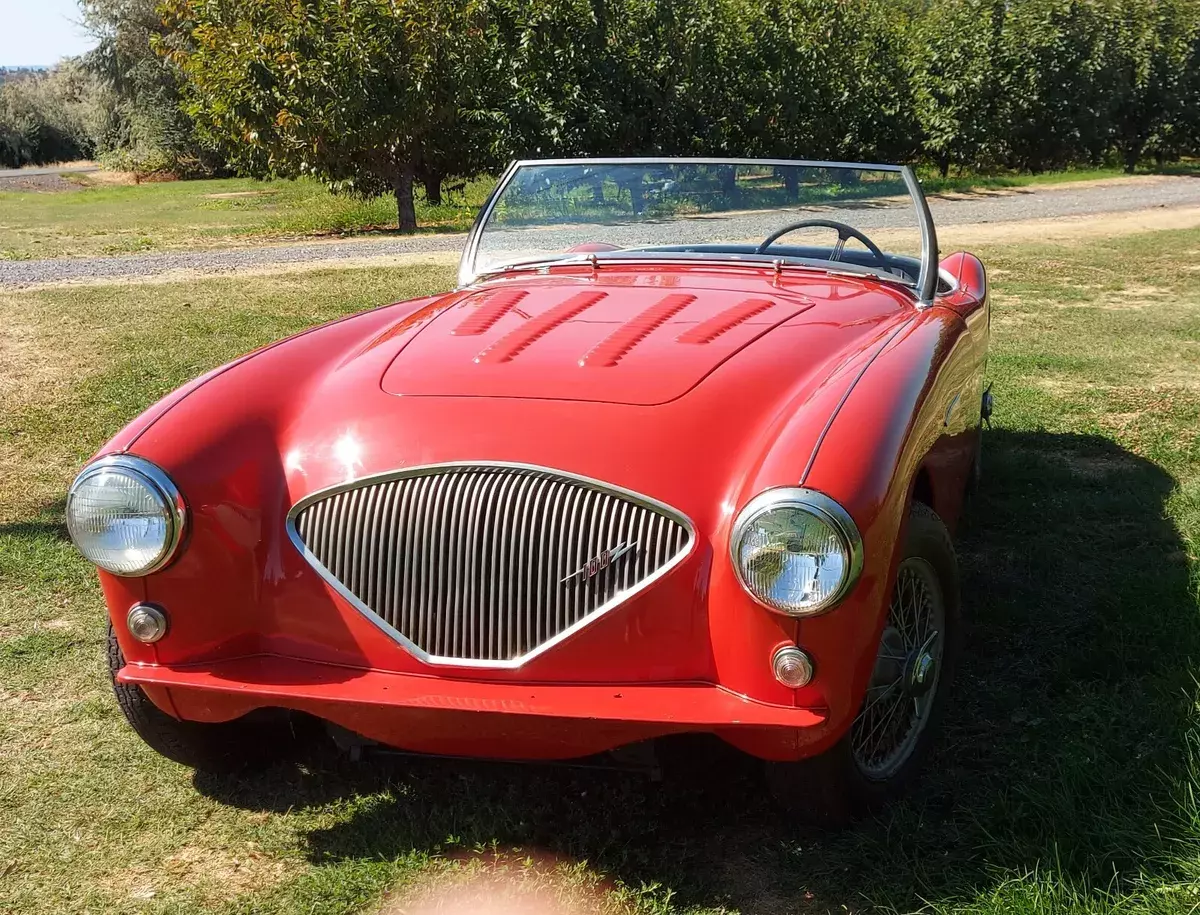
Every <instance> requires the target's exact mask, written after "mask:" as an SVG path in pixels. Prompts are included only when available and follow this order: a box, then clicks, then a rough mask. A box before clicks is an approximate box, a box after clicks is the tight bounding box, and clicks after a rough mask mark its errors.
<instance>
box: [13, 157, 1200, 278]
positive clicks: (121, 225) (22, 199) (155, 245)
mask: <svg viewBox="0 0 1200 915" xmlns="http://www.w3.org/2000/svg"><path fill="white" fill-rule="evenodd" d="M1198 170H1200V166H1197V165H1196V164H1195V163H1192V162H1184V163H1178V164H1176V165H1172V166H1168V167H1167V168H1166V169H1165V171H1166V173H1169V174H1189V175H1190V174H1196V173H1197V171H1198ZM1122 175H1123V173H1122V172H1121V171H1119V170H1118V169H1079V170H1072V171H1064V172H1047V173H1045V174H1041V175H993V176H987V175H966V176H961V177H950V178H940V177H938V176H937V175H936V174H933V173H928V174H926V173H922V176H921V177H922V182H923V183H924V185H925V188H926V191H927V192H928V193H944V192H947V191H959V192H962V191H972V190H991V189H1003V188H1010V187H1023V186H1028V185H1045V184H1056V183H1063V182H1074V181H1088V180H1096V179H1101V178H1119V177H1122ZM68 177H69V179H70V180H71V181H72V182H73V183H75V184H78V185H80V187H81V189H80V190H77V191H65V192H48V193H42V192H32V191H5V190H0V260H5V259H7V260H26V259H30V258H45V257H67V256H71V257H81V256H88V255H106V254H140V253H145V252H153V251H170V250H179V249H183V248H203V247H218V246H228V245H238V244H251V243H261V242H263V241H270V240H276V241H284V240H289V239H295V238H301V237H313V236H329V235H352V234H364V233H365V234H373V235H379V236H386V235H388V234H391V233H393V232H394V231H395V230H394V229H393V228H392V226H393V225H394V224H395V221H396V203H395V200H394V199H393V198H391V197H378V198H374V199H371V200H358V199H355V198H351V197H338V196H335V195H332V194H329V193H328V192H327V191H326V190H325V189H324V187H323V186H322V185H321V184H319V183H318V182H316V181H309V180H301V181H254V180H251V179H245V178H235V179H220V180H212V181H177V182H166V183H158V184H155V183H150V184H142V185H136V186H134V185H128V186H122V185H109V184H103V183H97V181H96V179H95V178H93V177H89V176H87V175H71V176H68ZM492 185H493V182H492V181H491V180H490V179H480V180H477V181H472V182H470V183H468V184H467V185H466V186H465V188H463V189H462V190H461V191H455V192H453V193H450V194H448V195H447V196H446V202H445V203H444V204H443V205H442V206H439V207H431V206H429V205H427V204H426V203H425V201H424V200H423V199H421V198H420V197H418V201H417V218H418V221H419V223H420V224H421V226H422V227H423V231H466V230H467V229H468V228H470V225H471V222H472V221H473V219H474V218H475V212H476V210H477V208H478V207H479V206H480V205H481V204H482V203H483V201H484V200H485V199H486V197H487V194H488V193H489V192H490V191H491V189H492ZM228 195H234V196H228Z"/></svg>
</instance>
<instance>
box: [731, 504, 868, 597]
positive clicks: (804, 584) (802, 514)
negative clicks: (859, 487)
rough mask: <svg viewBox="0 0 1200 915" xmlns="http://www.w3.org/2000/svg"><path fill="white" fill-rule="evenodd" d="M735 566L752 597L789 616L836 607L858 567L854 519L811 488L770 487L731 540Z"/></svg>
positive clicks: (739, 521) (737, 525) (858, 541)
mask: <svg viewBox="0 0 1200 915" xmlns="http://www.w3.org/2000/svg"><path fill="white" fill-rule="evenodd" d="M729 545H730V552H731V554H732V556H731V558H732V560H733V567H734V570H735V571H736V572H737V576H738V580H739V581H740V582H741V583H742V587H743V588H745V589H746V590H747V591H748V592H749V594H750V596H751V597H753V598H754V599H755V600H756V601H758V602H759V603H760V604H762V605H763V606H765V607H767V608H768V609H771V610H775V611H777V612H779V613H786V614H788V615H789V616H813V615H815V614H818V613H822V612H824V611H826V610H829V609H830V608H832V607H833V606H835V605H836V604H837V603H838V601H840V600H841V599H842V598H843V597H845V596H846V593H847V592H848V591H849V590H850V588H851V587H852V586H853V585H854V582H855V581H857V579H858V574H859V572H860V571H862V541H861V539H860V538H859V534H858V529H857V528H856V527H855V525H854V521H853V520H852V519H851V518H850V515H849V514H848V513H847V512H846V510H845V509H844V508H842V507H841V506H840V505H838V504H837V503H836V502H835V501H833V499H830V498H829V497H828V496H826V495H824V494H822V493H819V492H815V491H813V490H810V489H771V490H768V491H767V492H764V493H762V494H761V495H759V496H757V497H755V498H754V499H752V500H751V501H750V504H748V505H747V506H746V507H745V508H744V509H743V510H742V513H741V514H740V515H739V516H738V519H737V521H736V522H735V523H734V526H733V536H732V537H731V538H730V544H729Z"/></svg>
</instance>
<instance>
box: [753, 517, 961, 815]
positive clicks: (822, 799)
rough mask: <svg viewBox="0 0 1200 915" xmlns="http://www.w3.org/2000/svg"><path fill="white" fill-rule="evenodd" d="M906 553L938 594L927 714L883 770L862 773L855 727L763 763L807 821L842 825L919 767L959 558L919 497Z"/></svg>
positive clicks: (943, 668) (934, 716) (949, 629)
mask: <svg viewBox="0 0 1200 915" xmlns="http://www.w3.org/2000/svg"><path fill="white" fill-rule="evenodd" d="M906 560H916V561H920V560H923V561H924V562H925V563H927V564H928V565H929V566H931V567H932V569H933V571H934V573H935V574H936V578H937V582H938V584H939V586H940V589H941V598H942V601H943V610H944V614H943V619H944V622H943V626H944V628H945V632H944V634H943V638H944V641H943V644H942V646H941V659H940V662H939V664H938V675H937V679H936V682H935V684H934V688H933V694H932V696H931V697H930V703H929V711H928V714H927V716H926V717H925V718H924V723H923V724H922V725H921V726H920V727H919V729H918V730H917V731H916V733H915V736H914V737H913V738H912V740H913V743H912V744H911V749H910V750H909V752H908V754H907V756H906V757H905V758H904V759H903V762H902V764H900V765H899V767H898V768H897V769H896V770H895V771H894V772H892V773H890V774H889V775H887V777H872V776H870V775H868V774H867V773H865V772H864V770H863V766H862V764H861V763H860V762H859V760H858V758H856V754H855V749H854V740H853V738H854V734H855V731H854V727H853V726H852V727H851V729H850V730H849V731H848V732H847V733H846V735H845V736H844V737H843V738H842V739H841V740H840V741H838V743H837V744H835V745H834V746H833V747H832V748H830V749H829V750H827V751H826V752H825V753H823V754H822V755H820V756H817V757H814V758H812V759H807V760H803V761H800V762H790V763H768V764H767V778H768V782H769V784H770V787H771V790H772V792H773V794H774V795H775V797H776V799H777V800H778V801H779V802H781V803H782V804H783V805H784V806H785V807H786V808H787V810H788V812H789V814H791V815H793V816H797V817H800V818H803V819H804V820H806V821H807V822H809V823H811V824H813V825H818V826H823V827H831V828H837V827H840V826H845V825H847V824H849V823H852V822H853V821H855V820H857V819H860V818H862V817H864V816H868V815H870V814H872V813H875V812H877V811H878V810H880V809H881V808H882V807H884V806H885V805H886V804H888V803H890V802H892V801H894V800H896V799H897V798H898V797H900V796H901V795H903V794H904V793H905V792H906V791H907V790H908V789H909V788H911V787H912V784H913V782H914V781H915V780H916V778H917V777H918V775H919V774H920V771H921V769H922V767H923V764H924V762H925V759H926V757H927V756H928V755H929V751H930V748H931V746H932V744H933V743H934V740H935V738H936V735H937V732H938V730H939V727H940V724H941V719H942V716H943V715H944V713H945V709H946V704H947V702H948V700H949V696H950V688H951V685H952V682H953V678H954V670H955V667H956V666H957V661H958V655H959V653H960V648H961V607H960V595H959V578H958V560H957V559H956V557H955V555H954V545H953V543H952V542H951V540H950V534H949V532H948V531H947V530H946V526H945V525H944V524H942V521H941V519H940V518H938V516H937V515H936V514H934V512H933V510H932V509H931V508H929V507H928V506H926V505H923V504H922V503H920V502H914V503H913V505H912V508H911V511H910V513H909V520H908V533H907V536H906V538H905V543H904V554H903V556H902V557H901V567H902V568H903V567H904V564H905V561H906ZM906 670H907V667H906ZM865 703H866V700H864V706H865ZM860 714H861V713H860Z"/></svg>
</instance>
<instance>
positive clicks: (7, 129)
mask: <svg viewBox="0 0 1200 915" xmlns="http://www.w3.org/2000/svg"><path fill="white" fill-rule="evenodd" d="M95 88H96V87H95V84H94V81H93V80H92V78H91V77H90V76H89V74H88V73H86V72H85V71H84V70H82V69H81V68H80V67H79V66H78V64H77V63H75V62H68V63H66V64H64V65H62V66H60V67H57V68H56V69H54V70H52V71H51V72H50V73H48V74H46V75H37V76H30V77H27V78H25V79H20V80H13V81H9V82H5V83H4V84H3V85H0V167H5V168H19V167H20V166H23V165H42V164H45V163H47V162H64V161H68V160H71V159H84V158H87V157H89V156H91V155H92V154H93V152H94V149H95V147H94V144H93V142H92V135H91V130H90V128H91V126H92V123H93V121H94V120H95V117H96V112H97V108H96V106H95V105H94V104H93V98H94V93H95Z"/></svg>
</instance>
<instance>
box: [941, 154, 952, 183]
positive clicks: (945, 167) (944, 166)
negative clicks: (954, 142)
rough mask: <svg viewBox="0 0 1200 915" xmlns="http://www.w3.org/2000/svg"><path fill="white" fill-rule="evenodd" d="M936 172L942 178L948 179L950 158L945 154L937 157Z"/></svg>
mask: <svg viewBox="0 0 1200 915" xmlns="http://www.w3.org/2000/svg"><path fill="white" fill-rule="evenodd" d="M938 171H939V172H941V174H942V177H943V178H948V177H950V156H949V155H948V154H947V153H942V154H941V155H939V156H938Z"/></svg>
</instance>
